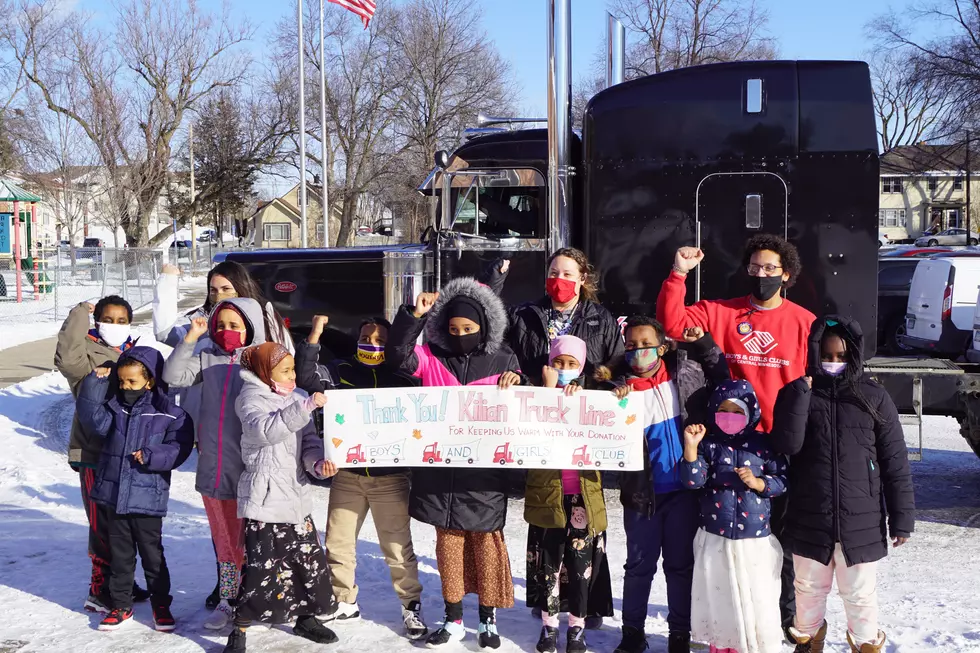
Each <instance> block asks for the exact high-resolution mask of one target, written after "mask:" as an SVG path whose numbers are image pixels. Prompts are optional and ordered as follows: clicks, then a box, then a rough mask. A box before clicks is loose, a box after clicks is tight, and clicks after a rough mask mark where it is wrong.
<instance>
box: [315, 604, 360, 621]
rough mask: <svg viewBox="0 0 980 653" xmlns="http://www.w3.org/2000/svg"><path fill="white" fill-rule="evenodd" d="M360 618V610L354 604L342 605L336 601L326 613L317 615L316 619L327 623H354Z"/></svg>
mask: <svg viewBox="0 0 980 653" xmlns="http://www.w3.org/2000/svg"><path fill="white" fill-rule="evenodd" d="M360 618H361V609H360V608H358V607H357V604H356V603H344V602H343V601H337V602H336V603H334V605H333V607H332V608H331V609H330V610H329V611H328V612H327V613H326V614H322V615H318V616H317V619H319V620H320V621H323V622H329V621H356V620H358V619H360Z"/></svg>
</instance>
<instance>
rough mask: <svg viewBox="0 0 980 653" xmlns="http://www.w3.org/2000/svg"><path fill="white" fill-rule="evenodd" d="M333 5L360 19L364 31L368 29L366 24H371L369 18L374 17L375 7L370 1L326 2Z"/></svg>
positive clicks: (340, 0)
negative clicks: (350, 12) (351, 12)
mask: <svg viewBox="0 0 980 653" xmlns="http://www.w3.org/2000/svg"><path fill="white" fill-rule="evenodd" d="M327 1H328V2H332V3H333V4H335V5H340V6H341V7H343V8H344V9H346V10H348V11H353V12H354V13H355V14H357V15H358V16H360V17H361V20H362V21H363V22H364V29H367V28H368V23H370V22H371V18H372V17H373V16H374V12H375V10H376V9H377V6H376V5H375V4H374V2H372V0H327Z"/></svg>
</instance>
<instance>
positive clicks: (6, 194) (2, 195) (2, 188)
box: [0, 179, 41, 202]
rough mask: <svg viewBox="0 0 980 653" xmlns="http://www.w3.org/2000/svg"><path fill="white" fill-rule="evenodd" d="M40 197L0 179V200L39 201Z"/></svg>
mask: <svg viewBox="0 0 980 653" xmlns="http://www.w3.org/2000/svg"><path fill="white" fill-rule="evenodd" d="M40 201H41V198H40V197H38V196H37V195H35V194H34V193H28V192H27V191H26V190H24V189H23V188H21V187H20V186H18V185H17V184H15V183H14V182H12V181H10V180H9V179H0V202H40Z"/></svg>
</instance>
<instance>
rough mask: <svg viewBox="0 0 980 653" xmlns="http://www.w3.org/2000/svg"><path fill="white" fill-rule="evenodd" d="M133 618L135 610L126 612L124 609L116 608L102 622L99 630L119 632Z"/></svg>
mask: <svg viewBox="0 0 980 653" xmlns="http://www.w3.org/2000/svg"><path fill="white" fill-rule="evenodd" d="M132 618H133V609H132V608H130V609H129V610H124V609H123V608H116V609H115V610H113V611H112V612H110V613H109V614H108V615H106V618H105V619H103V620H102V623H100V624H99V630H118V629H119V628H120V627H121V626H122V625H123V624H124V623H126V622H127V621H129V620H130V619H132Z"/></svg>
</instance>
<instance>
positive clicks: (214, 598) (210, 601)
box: [204, 582, 221, 610]
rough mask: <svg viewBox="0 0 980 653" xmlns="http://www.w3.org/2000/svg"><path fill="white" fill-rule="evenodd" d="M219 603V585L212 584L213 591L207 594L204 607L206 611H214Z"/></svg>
mask: <svg viewBox="0 0 980 653" xmlns="http://www.w3.org/2000/svg"><path fill="white" fill-rule="evenodd" d="M219 603H221V583H220V582H218V583H215V584H214V590H212V592H211V593H210V594H208V598H206V599H204V607H205V608H207V609H208V610H214V609H215V608H216V607H218V604H219Z"/></svg>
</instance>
